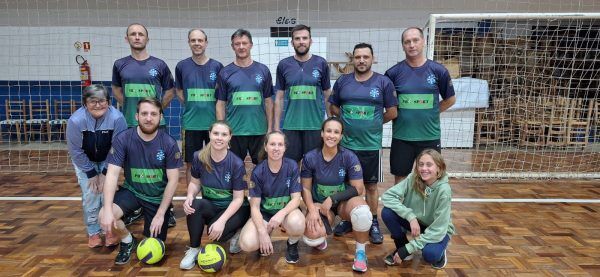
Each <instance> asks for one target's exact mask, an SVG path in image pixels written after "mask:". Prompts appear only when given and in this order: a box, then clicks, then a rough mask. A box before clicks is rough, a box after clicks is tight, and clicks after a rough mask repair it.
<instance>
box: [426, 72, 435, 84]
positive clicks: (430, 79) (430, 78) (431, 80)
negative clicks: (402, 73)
mask: <svg viewBox="0 0 600 277" xmlns="http://www.w3.org/2000/svg"><path fill="white" fill-rule="evenodd" d="M436 82H437V78H435V75H433V74H429V76H427V83H428V84H430V85H435V83H436Z"/></svg>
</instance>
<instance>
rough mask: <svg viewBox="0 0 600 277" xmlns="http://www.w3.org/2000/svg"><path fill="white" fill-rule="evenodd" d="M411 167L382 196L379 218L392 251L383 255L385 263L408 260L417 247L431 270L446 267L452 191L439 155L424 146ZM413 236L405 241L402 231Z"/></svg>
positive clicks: (451, 232) (451, 227) (451, 229)
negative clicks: (381, 208)
mask: <svg viewBox="0 0 600 277" xmlns="http://www.w3.org/2000/svg"><path fill="white" fill-rule="evenodd" d="M416 161H417V162H416V163H415V167H414V170H413V172H412V173H411V174H409V175H408V177H407V178H406V179H404V180H402V181H401V182H400V183H398V184H396V185H395V186H393V187H391V188H390V189H389V190H387V191H386V192H385V193H384V194H383V195H382V196H381V201H382V202H383V206H384V208H383V210H382V212H381V218H382V219H383V222H384V223H385V225H386V226H387V227H388V229H389V230H390V232H391V234H392V239H394V243H395V245H396V250H395V251H394V252H393V253H391V254H390V255H388V256H386V257H385V263H386V264H388V265H394V264H399V263H401V262H402V261H405V260H410V259H412V254H413V253H415V252H416V251H417V250H421V251H422V253H423V259H425V261H426V262H428V263H431V265H432V267H433V268H435V269H442V268H444V267H445V266H446V263H447V262H448V259H447V258H446V247H447V246H448V241H450V235H452V234H454V226H453V225H452V219H451V216H450V211H451V208H450V205H451V200H452V190H451V188H450V185H449V184H448V174H447V173H446V163H445V162H444V159H443V158H442V155H441V154H440V153H439V152H437V151H436V150H433V149H426V150H424V151H423V152H421V153H420V154H419V156H417V159H416ZM407 232H410V234H411V236H412V237H413V239H412V240H411V241H408V239H407V238H406V233H407Z"/></svg>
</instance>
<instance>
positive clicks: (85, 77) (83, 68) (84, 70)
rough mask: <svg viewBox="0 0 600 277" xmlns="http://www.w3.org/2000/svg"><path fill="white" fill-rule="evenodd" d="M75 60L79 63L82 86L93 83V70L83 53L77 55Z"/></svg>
mask: <svg viewBox="0 0 600 277" xmlns="http://www.w3.org/2000/svg"><path fill="white" fill-rule="evenodd" d="M75 61H76V62H77V64H79V77H80V79H81V86H82V87H87V86H90V85H91V84H92V72H91V70H90V65H89V64H88V61H87V60H86V59H85V58H84V57H83V56H81V55H77V56H76V57H75Z"/></svg>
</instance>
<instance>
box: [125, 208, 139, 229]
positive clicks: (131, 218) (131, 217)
mask: <svg viewBox="0 0 600 277" xmlns="http://www.w3.org/2000/svg"><path fill="white" fill-rule="evenodd" d="M140 218H142V208H139V209H137V210H135V211H133V213H130V214H127V215H125V216H123V223H125V226H129V225H130V224H131V223H134V222H136V221H138V220H139V219H140Z"/></svg>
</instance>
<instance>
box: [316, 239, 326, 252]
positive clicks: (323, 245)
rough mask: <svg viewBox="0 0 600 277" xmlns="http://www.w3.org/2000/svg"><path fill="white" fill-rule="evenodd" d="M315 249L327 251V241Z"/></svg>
mask: <svg viewBox="0 0 600 277" xmlns="http://www.w3.org/2000/svg"><path fill="white" fill-rule="evenodd" d="M315 248H316V249H317V250H319V251H325V249H327V239H325V240H324V241H323V242H321V244H319V245H317V246H315Z"/></svg>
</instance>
